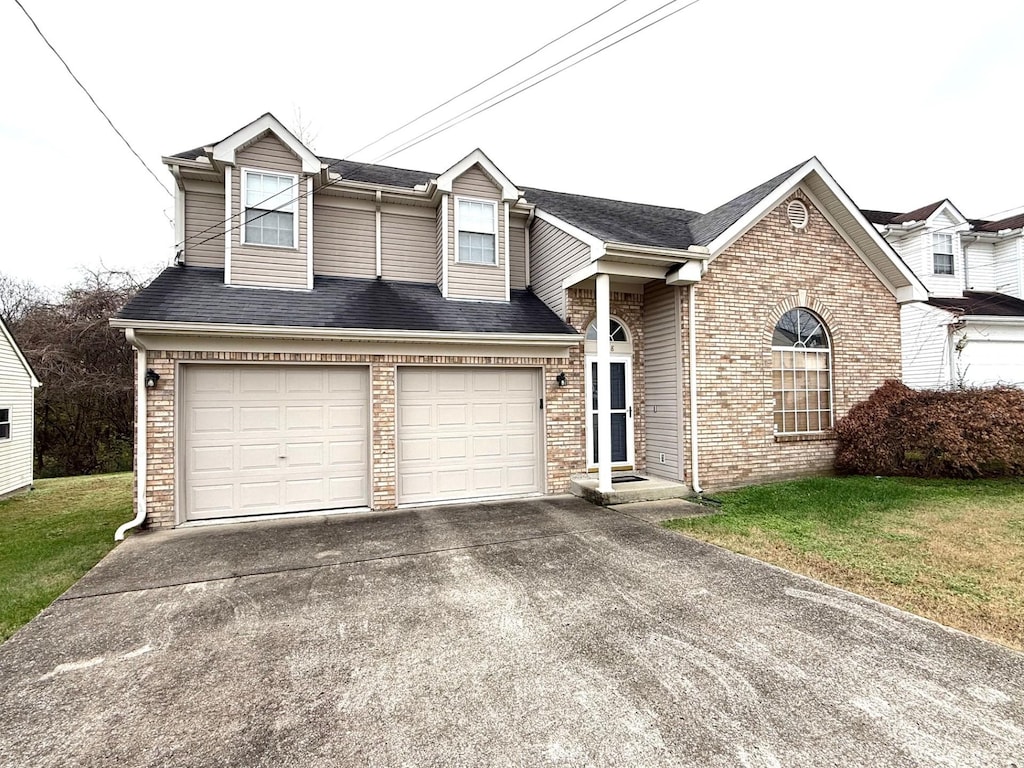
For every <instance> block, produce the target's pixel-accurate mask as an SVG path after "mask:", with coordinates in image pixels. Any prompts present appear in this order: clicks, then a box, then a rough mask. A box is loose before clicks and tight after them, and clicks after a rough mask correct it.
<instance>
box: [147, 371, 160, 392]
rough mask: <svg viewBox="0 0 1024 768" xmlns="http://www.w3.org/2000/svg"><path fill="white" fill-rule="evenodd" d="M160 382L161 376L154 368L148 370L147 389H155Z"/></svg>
mask: <svg viewBox="0 0 1024 768" xmlns="http://www.w3.org/2000/svg"><path fill="white" fill-rule="evenodd" d="M158 381H160V374H159V373H157V372H156V371H154V370H153V369H152V368H147V369H146V389H153V387H155V386H156V383H157V382H158Z"/></svg>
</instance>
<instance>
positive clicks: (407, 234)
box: [380, 208, 437, 283]
mask: <svg viewBox="0 0 1024 768" xmlns="http://www.w3.org/2000/svg"><path fill="white" fill-rule="evenodd" d="M434 222H435V217H434V211H433V210H432V209H426V208H424V209H415V208H410V209H409V213H396V212H393V211H387V210H385V211H384V212H382V213H381V217H380V251H381V253H380V260H381V277H382V278H383V279H384V280H407V281H409V282H414V283H432V282H434V281H435V280H436V278H437V262H436V261H435V258H434V253H435V251H436V248H437V228H436V225H435V223H434Z"/></svg>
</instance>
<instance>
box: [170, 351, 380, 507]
mask: <svg viewBox="0 0 1024 768" xmlns="http://www.w3.org/2000/svg"><path fill="white" fill-rule="evenodd" d="M183 381H184V387H183V391H184V392H185V397H186V402H185V403H184V405H183V412H184V413H185V414H186V419H185V424H184V425H183V427H184V431H185V434H184V435H183V440H184V453H183V455H184V457H185V462H184V464H185V467H184V475H185V492H184V494H183V498H184V499H185V503H186V510H185V514H186V517H187V518H188V519H207V518H215V517H230V516H235V515H251V514H265V513H276V512H297V511H305V510H317V509H329V508H334V507H342V506H366V505H367V504H368V503H369V494H368V489H369V455H370V450H369V374H368V371H367V369H366V368H363V367H330V366H308V367H307V366H285V365H271V364H267V365H198V364H197V365H187V366H184V367H183Z"/></svg>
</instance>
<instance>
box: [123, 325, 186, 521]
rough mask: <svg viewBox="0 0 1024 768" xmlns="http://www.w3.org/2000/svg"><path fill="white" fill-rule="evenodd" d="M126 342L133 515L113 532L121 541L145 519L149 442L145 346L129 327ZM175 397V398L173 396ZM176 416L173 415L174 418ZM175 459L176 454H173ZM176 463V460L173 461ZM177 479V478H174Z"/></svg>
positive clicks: (126, 332)
mask: <svg viewBox="0 0 1024 768" xmlns="http://www.w3.org/2000/svg"><path fill="white" fill-rule="evenodd" d="M124 335H125V338H126V339H127V340H128V343H129V344H131V345H132V346H133V347H135V517H133V518H132V519H131V520H129V521H128V522H127V523H123V524H122V525H121V526H119V527H118V529H117V530H116V531H115V532H114V541H123V540H124V535H125V533H126V532H127V531H128V529H130V528H135V527H136V526H139V525H142V521H143V520H145V519H146V491H147V488H146V485H147V479H148V475H147V472H146V459H147V452H148V450H149V443H148V441H147V440H146V418H147V410H148V408H147V405H148V403H147V396H146V347H145V346H143V345H142V344H141V343H139V341H138V339H136V338H135V333H134V332H133V331H132V329H131V328H129V329H127V330H126V331H125V334H124ZM175 399H177V398H175ZM176 418H177V416H175V419H176ZM175 459H177V456H175ZM175 463H177V462H175ZM175 479H177V478H175ZM175 486H177V482H175Z"/></svg>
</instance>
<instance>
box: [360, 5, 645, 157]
mask: <svg viewBox="0 0 1024 768" xmlns="http://www.w3.org/2000/svg"><path fill="white" fill-rule="evenodd" d="M625 2H627V0H619V1H618V2H617V3H615V4H613V5H611V6H609V7H608V8H605V9H604V10H603V11H601V12H600V13H599V14H597V15H596V16H592V17H591V18H589V19H587V20H586V21H584V22H583V23H582V24H577V25H576V26H575V27H573V28H572V29H570V30H569V31H568V32H563V33H562V34H560V35H559V36H558V37H556V38H554V39H552V40H549V41H548V42H546V43H544V45H542V46H541V47H540V48H537V49H536V50H535V51H533V52H531V53H528V54H526V55H525V56H523V57H522V58H520V59H517V60H516V61H514V62H512V63H511V64H509V65H508V66H507V67H505V68H504V69H499V70H498V71H497V72H495V73H494V74H493V75H489V76H488V77H485V78H484V79H483V80H481V81H480V82H479V83H477V84H476V85H473V86H470V87H469V88H467V89H466V90H464V91H462V92H461V93H457V94H455V95H454V96H452V97H451V98H450V99H448V100H447V101H443V102H441V103H440V104H438V105H437V106H436V107H432V108H430V109H428V110H427V111H426V112H424V113H423V114H421V115H417V116H416V117H414V118H413V119H412V120H410V121H408V122H407V123H403V124H402V125H400V126H398V127H397V128H395V129H394V130H392V131H388V132H387V133H385V134H384V135H383V136H380V137H379V138H376V139H374V140H373V141H371V142H370V143H369V144H364V145H363V146H361V147H360V148H359V149H357V150H356V151H355V152H349V153H347V154H345V155H342V157H344V158H346V159H348V158H351V157H352V156H353V155H358V154H359V153H360V152H362V151H363V150H364V149H368V148H369V147H372V146H373V145H374V144H379V143H380V142H382V141H384V139H386V138H388V137H390V136H394V135H395V134H396V133H398V132H399V131H401V130H402V129H404V128H408V127H409V126H410V125H412V124H413V123H416V122H419V121H420V120H422V119H423V118H424V117H426V116H427V115H432V114H434V113H435V112H437V110H439V109H441V108H442V107H446V106H448V105H449V104H451V103H452V102H453V101H455V100H456V99H459V98H462V97H463V96H465V95H466V94H467V93H471V92H473V91H475V90H476V89H477V88H479V87H480V86H482V85H484V84H486V83H489V82H490V81H491V80H493V79H494V78H496V77H498V76H499V75H503V74H505V73H506V72H508V71H509V70H510V69H512V68H513V67H517V66H519V65H520V64H522V63H523V62H524V61H526V60H527V59H532V58H533V57H534V56H536V55H537V54H538V53H540V52H541V51H543V50H545V49H546V48H550V47H551V46H552V45H554V44H555V43H557V42H558V41H560V40H564V39H565V38H567V37H568V36H569V35H571V34H572V33H573V32H576V31H577V30H580V29H583V27H585V26H587V25H588V24H591V23H593V22H595V21H597V20H598V19H599V18H601V17H602V16H604V15H606V14H608V13H610V12H612V11H614V10H615V9H616V8H618V7H619V6H620V5H622V4H623V3H625ZM527 79H529V78H527Z"/></svg>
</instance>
